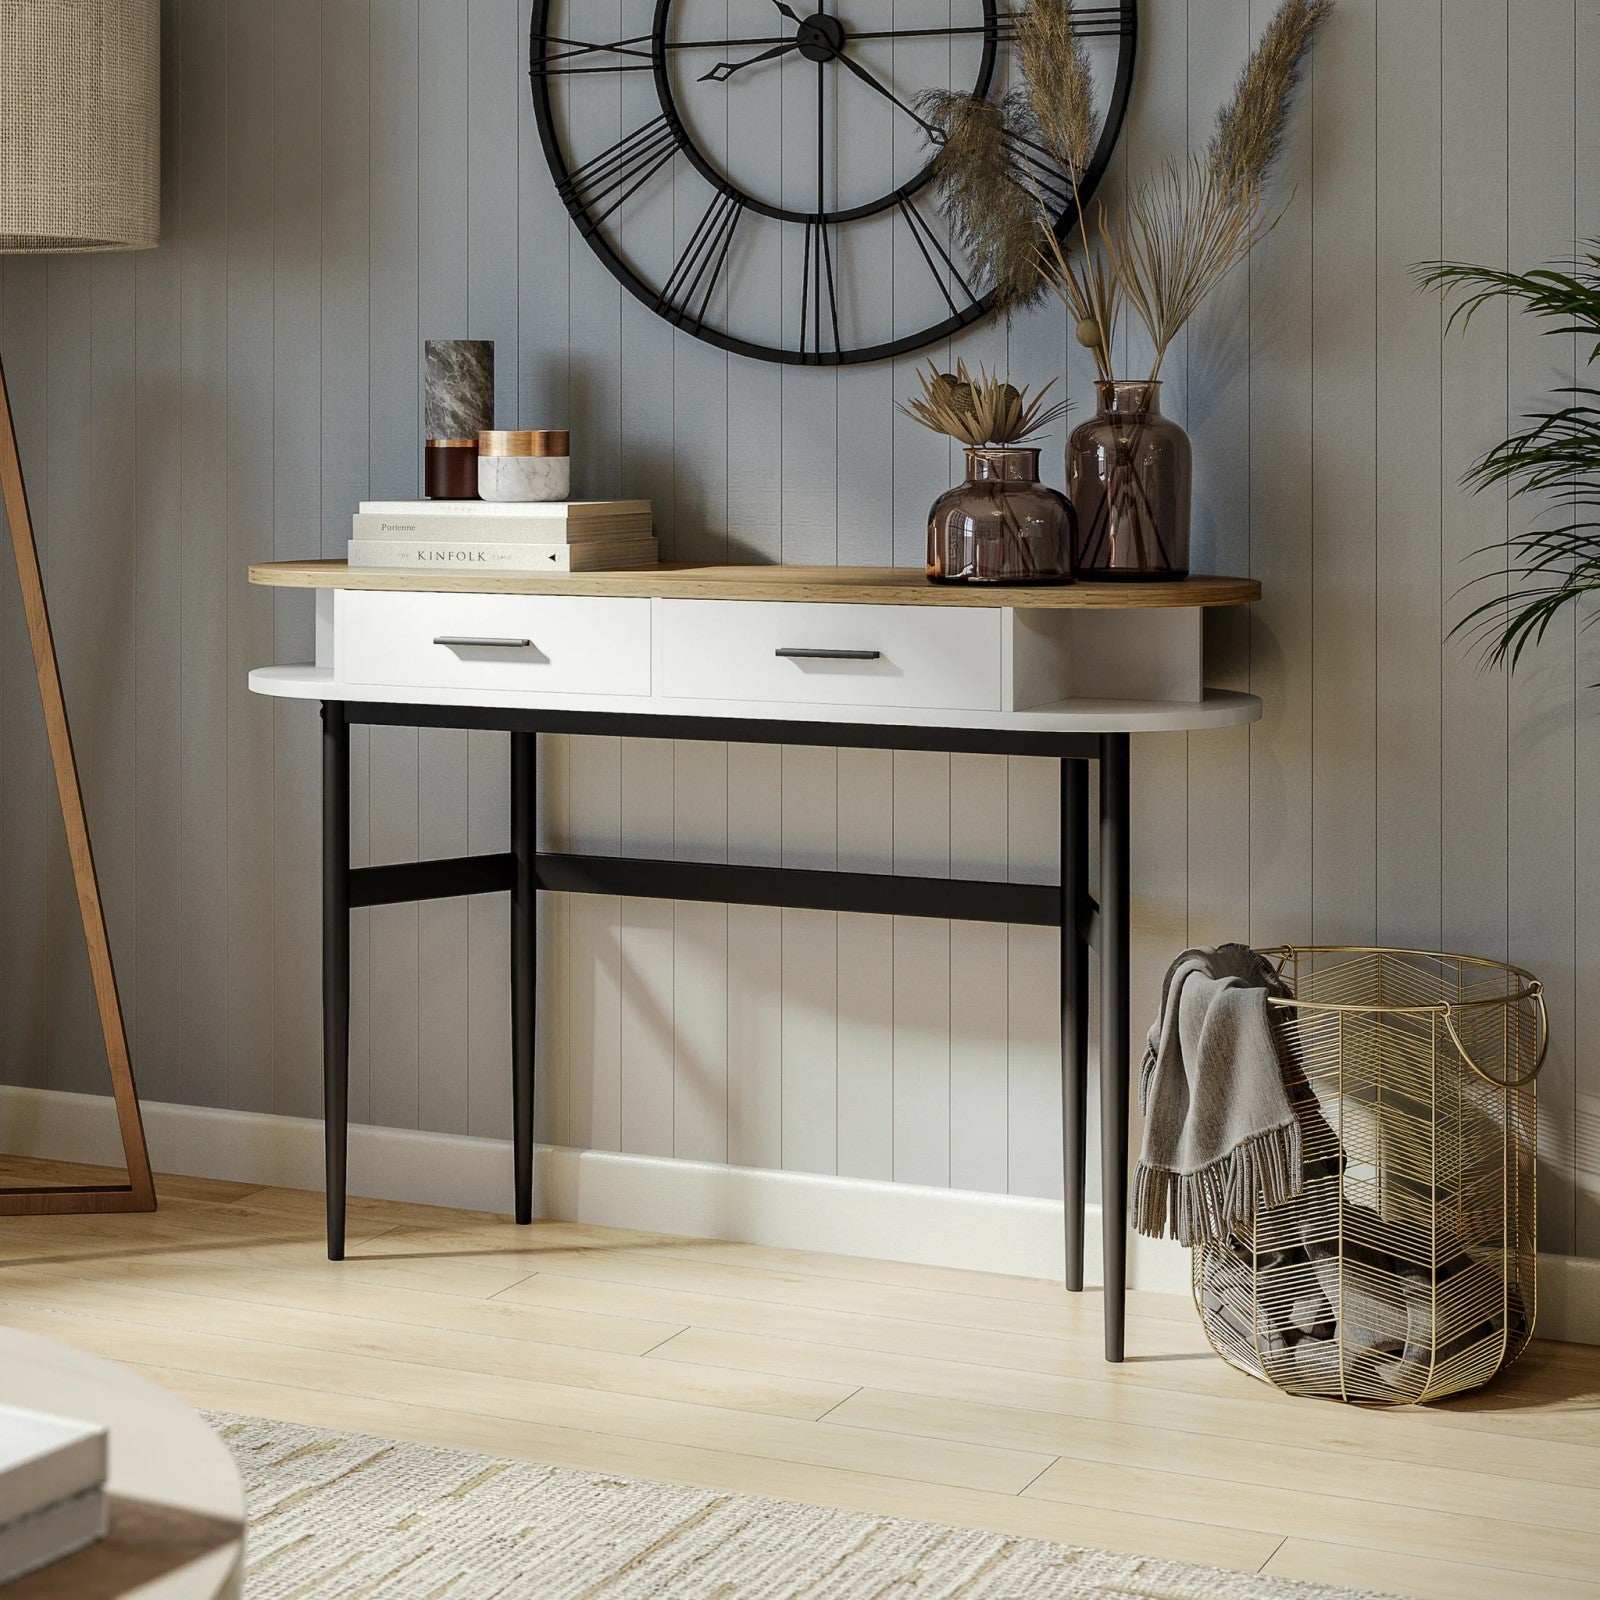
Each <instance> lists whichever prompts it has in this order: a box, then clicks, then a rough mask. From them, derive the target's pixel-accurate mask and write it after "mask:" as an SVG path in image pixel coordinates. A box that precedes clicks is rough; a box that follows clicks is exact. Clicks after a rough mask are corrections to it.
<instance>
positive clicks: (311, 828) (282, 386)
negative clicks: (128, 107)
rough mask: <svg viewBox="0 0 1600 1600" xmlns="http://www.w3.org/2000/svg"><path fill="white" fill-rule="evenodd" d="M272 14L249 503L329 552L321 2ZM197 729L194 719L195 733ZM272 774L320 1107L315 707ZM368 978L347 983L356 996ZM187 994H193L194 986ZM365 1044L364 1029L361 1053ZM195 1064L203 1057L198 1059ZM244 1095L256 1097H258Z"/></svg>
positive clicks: (285, 1041) (295, 1049)
mask: <svg viewBox="0 0 1600 1600" xmlns="http://www.w3.org/2000/svg"><path fill="white" fill-rule="evenodd" d="M271 16H272V24H273V26H272V35H271V50H270V53H267V52H261V53H258V54H257V55H256V57H255V58H254V61H253V63H251V62H250V58H248V57H246V58H244V61H242V62H241V65H243V66H245V69H246V70H249V67H250V65H251V64H253V66H254V69H255V70H256V71H257V72H268V73H269V74H270V78H271V84H272V100H271V120H270V122H269V123H268V125H267V127H266V128H263V129H260V130H258V136H260V135H263V134H267V133H269V132H270V137H271V140H272V150H273V160H272V164H271V167H270V169H269V181H270V184H271V188H270V191H269V194H270V204H271V210H272V219H273V225H272V232H271V234H270V236H269V239H270V243H269V248H270V249H271V252H272V275H271V279H270V293H271V296H272V369H271V372H272V395H273V403H272V425H271V430H270V433H269V434H268V435H267V439H268V440H270V448H271V451H272V464H273V471H272V481H271V485H270V495H271V497H270V500H269V501H268V502H267V504H266V505H265V506H256V507H253V508H252V512H253V514H255V515H258V516H259V515H263V514H264V515H266V516H268V517H270V518H271V525H272V527H273V530H274V533H273V540H272V550H273V553H274V555H276V556H278V557H280V558H287V557H294V556H314V555H320V554H321V546H322V537H321V535H322V508H321V503H320V502H321V496H320V494H319V481H320V462H321V446H322V424H323V418H322V406H321V387H322V386H321V375H320V367H321V355H320V350H321V333H322V327H321V304H322V281H321V280H322V263H321V237H320V235H321V216H320V212H319V205H318V195H319V184H320V171H319V157H320V150H321V115H320V111H321V107H320V103H319V94H318V82H319V72H320V65H321V50H320V49H319V48H318V41H319V35H320V22H321V7H320V6H319V5H317V4H316V3H315V0H284V3H283V4H281V5H279V6H276V7H274V8H273V11H272V14H271ZM234 381H238V378H237V375H235V377H234ZM273 609H274V629H273V633H274V640H273V643H274V648H275V650H276V651H277V653H278V655H279V657H280V658H286V657H287V655H288V654H290V653H293V654H294V655H295V656H296V657H297V658H299V659H302V660H309V659H310V654H311V646H312V641H311V617H310V615H309V614H308V612H307V609H306V608H305V607H304V606H297V605H294V604H292V603H291V604H285V602H284V600H283V599H282V598H281V597H279V598H276V599H275V601H274V608H273ZM189 731H190V730H189V729H188V728H187V727H185V730H184V732H185V738H186V740H187V737H188V735H189ZM273 780H274V797H273V819H272V820H273V834H274V856H275V862H274V865H275V888H274V904H275V909H276V911H277V914H278V927H277V930H276V933H277V939H278V944H277V954H276V961H275V963H274V969H275V970H274V978H275V987H276V1011H277V1016H276V1021H275V1024H274V1029H273V1045H274V1057H275V1059H274V1078H275V1081H274V1084H273V1094H274V1102H275V1104H276V1105H277V1106H279V1107H280V1108H281V1109H284V1110H289V1109H290V1108H291V1107H292V1108H293V1112H294V1114H296V1115H302V1116H314V1115H316V1114H317V1111H318V1108H319V1106H320V1104H321V1093H320V1077H321V1075H320V1072H319V1069H318V1062H319V1060H320V1056H321V1027H320V1025H319V1017H318V1009H317V1007H316V1006H315V1005H313V1004H308V1003H307V1002H308V998H309V997H311V996H313V995H316V994H317V993H318V992H319V987H320V968H319V964H318V959H317V941H316V940H315V939H311V938H307V937H306V936H305V930H307V929H310V928H316V927H318V926H319V925H320V924H319V921H318V918H319V904H320V896H319V873H318V858H319V852H320V845H319V837H320V825H319V817H320V811H319V807H318V795H319V792H320V786H321V769H320V761H319V745H318V728H317V725H316V721H315V719H314V718H312V717H304V716H301V717H293V716H288V715H286V714H285V713H284V712H283V711H282V710H279V711H278V713H277V743H276V749H275V755H274V761H273ZM352 788H353V789H354V784H352ZM364 987H365V986H364V985H363V986H362V990H361V991H357V990H352V995H353V998H354V1000H355V1001H356V1003H359V999H360V997H361V994H362V992H363V991H364ZM185 1001H186V1004H187V1003H189V997H187V996H186V997H185ZM196 1003H201V1002H199V1001H196ZM354 1031H356V1030H354V1029H353V1032H354ZM359 1054H360V1043H359V1037H357V1038H356V1039H354V1040H353V1042H352V1055H353V1056H356V1055H359ZM187 1065H189V1064H187V1063H186V1066H187ZM194 1066H195V1068H196V1069H197V1070H198V1069H199V1066H200V1064H199V1063H195V1064H194ZM244 1109H246V1110H257V1109H260V1108H259V1107H258V1106H256V1105H254V1104H250V1105H248V1106H246V1107H244Z"/></svg>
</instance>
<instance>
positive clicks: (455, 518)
mask: <svg viewBox="0 0 1600 1600" xmlns="http://www.w3.org/2000/svg"><path fill="white" fill-rule="evenodd" d="M659 559H660V554H659V551H658V550H657V548H656V540H655V534H654V532H653V531H652V527H651V521H650V502H649V501H648V500H562V501H551V502H549V503H539V502H524V501H518V502H515V503H507V502H504V501H495V500H363V501H362V502H361V509H360V510H359V511H357V512H356V514H355V516H354V517H352V518H351V519H350V565H351V566H352V567H426V568H429V569H430V570H436V571H451V572H456V571H459V572H607V571H616V570H624V569H627V568H632V567H653V566H655V564H656V562H657V561H658V560H659Z"/></svg>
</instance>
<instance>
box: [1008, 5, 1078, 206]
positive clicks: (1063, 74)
mask: <svg viewBox="0 0 1600 1600" xmlns="http://www.w3.org/2000/svg"><path fill="white" fill-rule="evenodd" d="M1015 37H1016V42H1017V54H1018V57H1019V58H1020V60H1021V62H1022V74H1023V77H1024V78H1025V79H1026V80H1027V85H1028V90H1027V93H1028V102H1029V105H1030V107H1031V108H1032V111H1033V120H1034V122H1035V124H1036V125H1037V127H1038V129H1039V133H1040V136H1041V137H1042V139H1043V141H1044V143H1045V144H1046V145H1048V146H1049V149H1050V154H1051V156H1052V157H1053V158H1054V160H1055V161H1056V163H1057V164H1058V165H1059V166H1060V168H1061V170H1062V171H1063V172H1064V173H1065V174H1066V175H1067V177H1068V178H1070V179H1071V180H1072V186H1073V188H1074V190H1076V188H1077V187H1078V185H1079V184H1080V183H1081V182H1082V181H1083V175H1084V173H1086V172H1087V171H1088V170H1089V163H1090V162H1091V161H1092V160H1093V159H1094V146H1095V119H1094V73H1093V71H1092V70H1091V68H1090V65H1089V50H1088V46H1087V45H1085V43H1084V41H1083V38H1082V36H1081V35H1080V34H1079V32H1078V29H1077V26H1076V21H1075V19H1074V17H1073V14H1072V0H1034V3H1033V6H1032V7H1031V8H1030V9H1029V10H1028V11H1026V12H1023V13H1021V14H1020V15H1019V16H1018V17H1017V23H1016V34H1015Z"/></svg>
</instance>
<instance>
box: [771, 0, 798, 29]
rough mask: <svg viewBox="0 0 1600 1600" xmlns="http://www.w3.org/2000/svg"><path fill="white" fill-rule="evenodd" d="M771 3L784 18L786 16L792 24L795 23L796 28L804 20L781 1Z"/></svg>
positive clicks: (776, 0)
mask: <svg viewBox="0 0 1600 1600" xmlns="http://www.w3.org/2000/svg"><path fill="white" fill-rule="evenodd" d="M772 3H773V5H775V6H776V7H777V8H778V10H779V11H781V12H782V13H783V14H784V16H786V17H787V18H788V19H789V20H790V21H791V22H792V23H795V24H796V25H797V26H798V25H799V24H800V23H801V22H803V21H804V20H805V19H804V18H803V17H801V16H800V15H799V14H798V13H797V12H795V11H793V10H792V9H791V8H790V7H788V6H786V5H785V4H784V3H783V0H772Z"/></svg>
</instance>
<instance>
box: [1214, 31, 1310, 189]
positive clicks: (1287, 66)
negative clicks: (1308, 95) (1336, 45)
mask: <svg viewBox="0 0 1600 1600" xmlns="http://www.w3.org/2000/svg"><path fill="white" fill-rule="evenodd" d="M1332 9H1333V0H1284V3H1283V4H1282V5H1281V6H1280V7H1279V8H1278V11H1277V14H1276V15H1275V16H1274V17H1273V19H1272V21H1271V22H1270V23H1268V24H1267V31H1266V32H1265V33H1264V34H1262V36H1261V43H1260V44H1258V45H1257V46H1256V50H1255V54H1254V55H1252V56H1251V57H1250V59H1249V61H1248V62H1246V63H1245V68H1244V71H1243V72H1241V73H1240V74H1239V82H1238V84H1237V85H1236V86H1235V88H1234V91H1233V99H1232V100H1230V101H1229V102H1228V104H1227V105H1225V106H1224V107H1223V108H1222V109H1221V110H1220V111H1219V112H1218V113H1217V127H1216V132H1215V133H1213V134H1212V136H1211V144H1210V147H1209V149H1208V150H1207V152H1206V159H1207V161H1208V163H1209V164H1210V167H1211V170H1212V171H1213V172H1214V173H1215V174H1216V176H1217V179H1218V181H1219V182H1220V183H1221V184H1222V185H1223V187H1225V188H1245V189H1259V188H1260V187H1261V185H1262V184H1263V183H1264V182H1265V181H1266V177H1267V172H1268V170H1269V169H1270V168H1271V166H1272V163H1273V162H1274V161H1275V160H1276V159H1277V157H1278V152H1279V150H1280V149H1282V147H1283V130H1284V127H1285V125H1286V123H1287V121H1288V117H1289V101H1290V99H1291V97H1292V96H1293V94H1294V88H1295V84H1296V83H1297V82H1298V81H1299V78H1300V68H1301V65H1302V63H1303V62H1304V61H1305V56H1306V50H1307V48H1308V47H1309V46H1310V44H1311V38H1312V35H1313V34H1314V33H1315V32H1316V31H1317V29H1318V28H1319V27H1320V26H1321V25H1322V23H1323V21H1324V20H1325V19H1326V18H1327V16H1328V13H1329V12H1330V11H1332Z"/></svg>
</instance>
